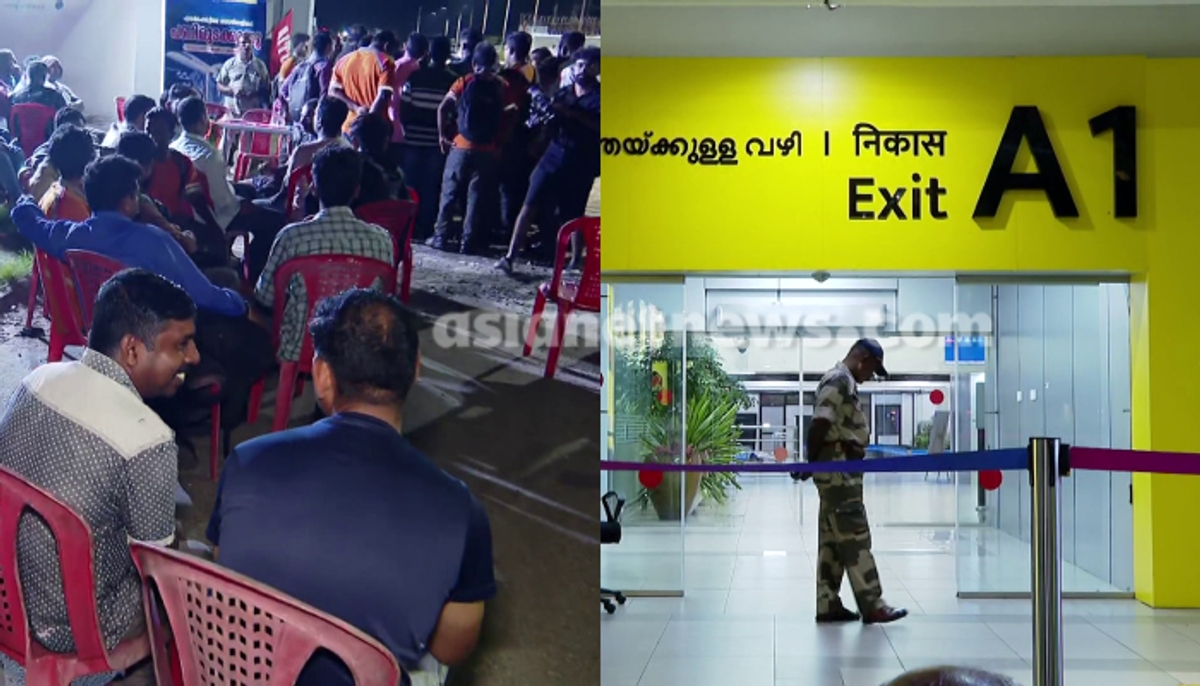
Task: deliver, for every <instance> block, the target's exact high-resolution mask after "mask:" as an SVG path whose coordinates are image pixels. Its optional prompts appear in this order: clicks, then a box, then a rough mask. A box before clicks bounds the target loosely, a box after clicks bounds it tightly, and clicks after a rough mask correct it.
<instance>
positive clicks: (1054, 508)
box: [1029, 438, 1063, 686]
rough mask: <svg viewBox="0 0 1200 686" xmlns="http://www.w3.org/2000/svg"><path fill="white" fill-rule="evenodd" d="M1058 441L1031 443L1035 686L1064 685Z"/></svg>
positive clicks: (1033, 440) (1031, 540) (1046, 440)
mask: <svg viewBox="0 0 1200 686" xmlns="http://www.w3.org/2000/svg"><path fill="white" fill-rule="evenodd" d="M1059 450H1060V446H1059V441H1058V439H1057V438H1032V439H1030V440H1029V482H1030V486H1031V489H1030V490H1031V492H1032V494H1033V500H1032V504H1031V508H1030V514H1031V515H1032V519H1033V524H1032V529H1033V530H1032V531H1031V532H1030V558H1031V560H1032V565H1031V566H1032V574H1033V683H1035V684H1037V686H1062V683H1063V660H1062V585H1061V583H1062V555H1061V552H1060V550H1059V498H1058V495H1059V493H1058V491H1059V489H1058V482H1059Z"/></svg>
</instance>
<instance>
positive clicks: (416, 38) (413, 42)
mask: <svg viewBox="0 0 1200 686" xmlns="http://www.w3.org/2000/svg"><path fill="white" fill-rule="evenodd" d="M404 49H405V51H406V52H408V54H410V55H412V56H413V59H418V60H419V59H421V58H422V57H424V56H426V55H428V54H429V39H428V38H426V37H425V34H423V33H421V32H419V31H413V32H412V33H410V34H408V42H407V43H405V45H404Z"/></svg>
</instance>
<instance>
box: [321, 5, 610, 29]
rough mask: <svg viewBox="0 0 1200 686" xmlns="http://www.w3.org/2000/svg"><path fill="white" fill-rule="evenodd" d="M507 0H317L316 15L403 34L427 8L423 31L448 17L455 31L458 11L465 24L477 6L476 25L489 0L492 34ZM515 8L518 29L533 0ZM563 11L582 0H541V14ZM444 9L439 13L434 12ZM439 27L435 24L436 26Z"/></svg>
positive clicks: (337, 24) (593, 9)
mask: <svg viewBox="0 0 1200 686" xmlns="http://www.w3.org/2000/svg"><path fill="white" fill-rule="evenodd" d="M505 1H506V0H316V16H317V22H318V25H320V26H326V27H329V28H331V29H340V28H342V27H344V26H346V25H348V24H352V23H361V24H366V25H367V27H368V28H370V27H376V26H377V27H380V28H388V29H392V30H394V31H396V32H397V33H398V34H399V35H400V36H401V37H403V36H404V35H406V34H408V33H409V32H410V31H412V30H413V29H414V28H415V27H416V23H417V13H418V11H421V12H424V18H423V19H422V20H421V32H422V33H424V34H426V35H437V34H441V33H442V32H443V31H444V30H445V28H446V20H447V19H449V21H450V33H451V34H453V33H454V32H455V29H456V28H457V26H458V15H459V11H460V10H462V11H463V14H462V17H463V18H462V25H463V27H464V28H466V27H467V26H469V25H470V23H469V22H470V19H471V16H472V10H474V25H475V26H477V27H478V26H479V25H481V24H482V23H483V7H484V3H485V2H490V3H491V6H490V7H489V9H488V25H487V32H488V35H489V36H499V35H500V34H501V27H500V24H501V22H503V21H504V5H505ZM511 2H512V9H511V11H510V15H509V17H510V18H509V22H508V30H509V31H512V30H515V29H516V27H517V22H518V19H519V17H520V15H521V14H522V13H524V14H532V13H533V6H534V0H511ZM588 5H589V9H588V14H589V15H593V16H594V15H596V14H598V13H599V9H600V2H599V0H588ZM556 7H557V11H558V13H560V14H568V13H570V12H571V8H575V11H576V12H578V11H579V7H580V4H579V0H541V5H540V7H539V9H538V14H539V15H545V14H554V13H555V9H556ZM439 9H441V10H443V11H441V13H440V14H439V15H437V16H435V15H434V14H433V12H435V11H437V10H439ZM434 27H436V28H434Z"/></svg>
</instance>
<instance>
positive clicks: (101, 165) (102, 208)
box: [83, 154, 142, 212]
mask: <svg viewBox="0 0 1200 686" xmlns="http://www.w3.org/2000/svg"><path fill="white" fill-rule="evenodd" d="M141 180H142V167H141V166H140V165H139V164H138V163H137V162H134V161H133V160H131V159H129V158H128V157H124V156H122V155H119V154H118V155H109V156H107V157H101V158H100V159H98V160H96V161H95V162H92V163H91V164H89V165H88V168H87V170H86V171H84V173H83V193H84V195H86V196H87V201H88V206H89V207H91V208H92V212H115V211H117V209H118V208H119V207H120V206H121V201H123V200H125V199H126V198H129V197H133V196H136V195H137V194H138V192H139V184H140V183H141Z"/></svg>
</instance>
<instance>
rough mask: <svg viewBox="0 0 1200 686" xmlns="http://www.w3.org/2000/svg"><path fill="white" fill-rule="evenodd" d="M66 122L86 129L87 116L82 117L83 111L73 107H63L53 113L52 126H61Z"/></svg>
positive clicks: (65, 124)
mask: <svg viewBox="0 0 1200 686" xmlns="http://www.w3.org/2000/svg"><path fill="white" fill-rule="evenodd" d="M68 124H69V125H72V126H78V127H79V128H81V129H86V128H87V117H84V116H83V112H80V111H79V110H77V109H75V108H73V107H64V108H62V109H61V110H59V111H58V112H56V113H55V114H54V128H56V129H58V128H62V127H64V126H67V125H68Z"/></svg>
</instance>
